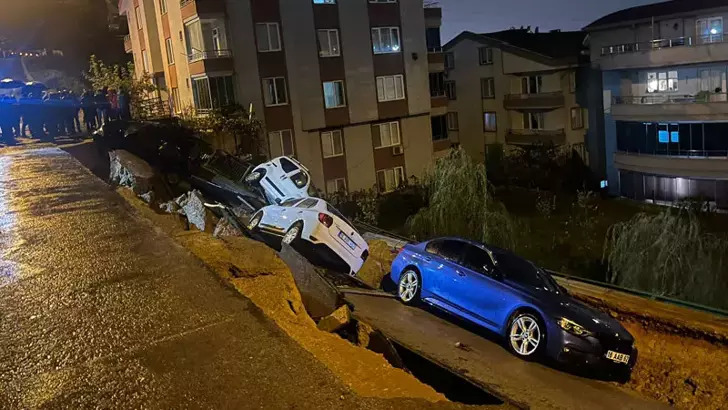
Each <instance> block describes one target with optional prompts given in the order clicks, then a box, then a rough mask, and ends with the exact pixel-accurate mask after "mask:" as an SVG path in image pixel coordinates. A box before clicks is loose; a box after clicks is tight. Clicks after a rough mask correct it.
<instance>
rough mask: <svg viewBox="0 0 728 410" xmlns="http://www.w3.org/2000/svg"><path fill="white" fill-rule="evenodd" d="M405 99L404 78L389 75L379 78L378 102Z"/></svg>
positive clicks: (399, 75)
mask: <svg viewBox="0 0 728 410" xmlns="http://www.w3.org/2000/svg"><path fill="white" fill-rule="evenodd" d="M402 99H404V76H403V75H402V74H398V75H387V76H383V77H377V100H378V101H379V102H385V101H394V100H402Z"/></svg>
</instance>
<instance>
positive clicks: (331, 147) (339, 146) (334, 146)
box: [321, 130, 344, 158]
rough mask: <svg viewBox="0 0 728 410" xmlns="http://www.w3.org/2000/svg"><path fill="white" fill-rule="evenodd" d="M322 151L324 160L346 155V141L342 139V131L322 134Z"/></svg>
mask: <svg viewBox="0 0 728 410" xmlns="http://www.w3.org/2000/svg"><path fill="white" fill-rule="evenodd" d="M321 151H322V153H323V155H324V158H332V157H339V156H342V155H344V141H343V140H342V138H341V131H340V130H334V131H326V132H322V133H321Z"/></svg>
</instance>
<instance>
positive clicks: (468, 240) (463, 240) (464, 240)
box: [424, 236, 520, 257]
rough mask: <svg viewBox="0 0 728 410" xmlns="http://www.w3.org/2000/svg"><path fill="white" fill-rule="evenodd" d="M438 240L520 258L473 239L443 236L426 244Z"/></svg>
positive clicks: (505, 250) (506, 250) (507, 251)
mask: <svg viewBox="0 0 728 410" xmlns="http://www.w3.org/2000/svg"><path fill="white" fill-rule="evenodd" d="M438 240H440V241H441V240H452V241H458V242H464V243H467V244H470V245H473V246H477V247H479V248H483V249H487V250H489V251H491V252H495V253H507V254H511V255H514V256H518V255H516V254H515V253H513V252H511V251H509V250H508V249H503V248H499V247H497V246H493V245H488V244H486V243H483V242H478V241H474V240H472V239H466V238H461V237H459V236H441V237H438V238H432V239H429V240H427V241H425V242H424V243H430V242H432V241H438ZM519 257H520V256H519Z"/></svg>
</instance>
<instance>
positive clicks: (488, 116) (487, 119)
mask: <svg viewBox="0 0 728 410" xmlns="http://www.w3.org/2000/svg"><path fill="white" fill-rule="evenodd" d="M497 129H498V126H497V124H496V114H495V113H494V112H485V113H483V131H487V132H495V131H497Z"/></svg>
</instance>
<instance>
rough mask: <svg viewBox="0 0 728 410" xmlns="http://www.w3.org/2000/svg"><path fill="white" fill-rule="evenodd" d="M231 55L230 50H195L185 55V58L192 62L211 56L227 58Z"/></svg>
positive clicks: (210, 57)
mask: <svg viewBox="0 0 728 410" xmlns="http://www.w3.org/2000/svg"><path fill="white" fill-rule="evenodd" d="M232 55H233V53H232V51H230V50H209V51H201V50H195V51H193V52H192V53H191V54H189V55H188V56H187V60H188V61H189V62H190V63H192V62H194V61H199V60H208V59H212V58H229V57H232Z"/></svg>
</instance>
